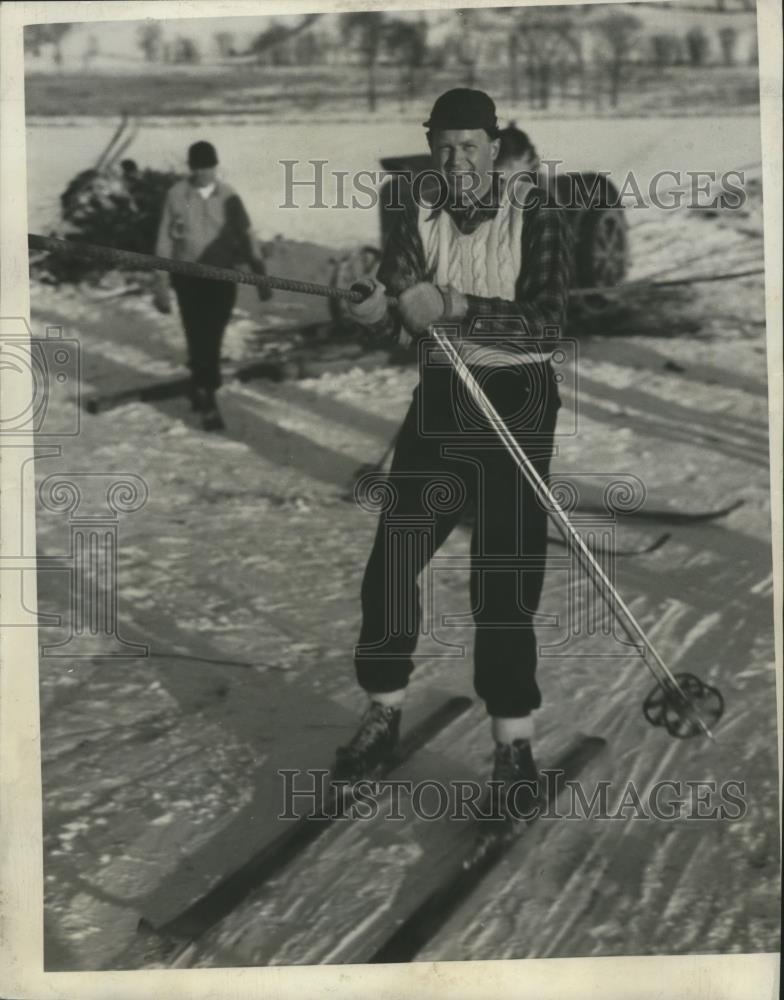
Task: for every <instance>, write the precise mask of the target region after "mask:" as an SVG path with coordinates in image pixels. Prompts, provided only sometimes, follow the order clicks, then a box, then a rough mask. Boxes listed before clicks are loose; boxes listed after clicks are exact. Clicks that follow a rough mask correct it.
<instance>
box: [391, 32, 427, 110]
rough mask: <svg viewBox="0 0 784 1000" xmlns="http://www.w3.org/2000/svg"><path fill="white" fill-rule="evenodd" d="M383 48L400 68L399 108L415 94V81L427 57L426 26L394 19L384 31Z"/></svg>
mask: <svg viewBox="0 0 784 1000" xmlns="http://www.w3.org/2000/svg"><path fill="white" fill-rule="evenodd" d="M384 47H385V48H386V49H387V51H388V52H389V53H390V55H391V56H392V57H393V58H394V59H395V60H396V62H397V63H398V66H399V67H400V77H399V87H400V93H399V96H400V103H401V106H402V105H403V104H404V103H405V102H407V101H409V100H411V99H412V98H413V97H414V95H415V94H416V88H417V81H418V79H419V75H420V72H421V69H422V66H423V65H424V62H425V56H426V55H427V24H426V23H425V22H424V21H418V22H412V21H403V20H402V19H400V18H394V19H393V20H389V21H387V23H386V25H385V29H384Z"/></svg>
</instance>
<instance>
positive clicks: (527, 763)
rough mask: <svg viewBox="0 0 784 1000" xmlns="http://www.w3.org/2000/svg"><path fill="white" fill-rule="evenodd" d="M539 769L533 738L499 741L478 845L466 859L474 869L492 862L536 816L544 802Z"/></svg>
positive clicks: (476, 842) (467, 866)
mask: <svg viewBox="0 0 784 1000" xmlns="http://www.w3.org/2000/svg"><path fill="white" fill-rule="evenodd" d="M541 802H542V799H541V797H540V794H539V772H538V771H537V769H536V764H535V763H534V758H533V754H532V753H531V743H530V741H529V740H523V739H521V740H515V741H514V742H513V743H496V745H495V758H494V761H493V775H492V779H491V784H490V789H489V793H488V795H487V796H486V798H485V800H484V804H483V808H482V819H481V820H480V823H479V832H478V834H477V837H476V841H475V843H474V847H473V850H472V852H471V853H470V854H469V856H468V857H467V858H466V859H465V860H464V861H463V868H466V869H470V868H474V867H481V866H482V865H483V864H486V863H491V862H492V859H493V857H494V856H497V855H498V854H499V853H500V852H502V851H503V850H504V847H505V845H508V844H509V843H510V842H511V841H512V840H513V839H514V838H515V837H517V836H518V835H519V834H520V833H521V832H522V830H523V829H524V827H525V824H526V821H527V820H529V819H531V818H533V816H534V815H535V813H536V809H537V807H538V806H540V805H541Z"/></svg>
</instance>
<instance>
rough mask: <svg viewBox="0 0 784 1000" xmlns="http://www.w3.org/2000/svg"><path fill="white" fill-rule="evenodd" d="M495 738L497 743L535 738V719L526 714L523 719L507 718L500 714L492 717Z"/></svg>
mask: <svg viewBox="0 0 784 1000" xmlns="http://www.w3.org/2000/svg"><path fill="white" fill-rule="evenodd" d="M491 721H492V728H493V739H494V740H495V741H496V743H514V741H515V740H532V739H533V738H534V719H533V716H532V715H526V716H524V717H523V718H522V719H519V718H518V719H505V718H503V717H501V716H499V715H494V716H493V718H492V720H491Z"/></svg>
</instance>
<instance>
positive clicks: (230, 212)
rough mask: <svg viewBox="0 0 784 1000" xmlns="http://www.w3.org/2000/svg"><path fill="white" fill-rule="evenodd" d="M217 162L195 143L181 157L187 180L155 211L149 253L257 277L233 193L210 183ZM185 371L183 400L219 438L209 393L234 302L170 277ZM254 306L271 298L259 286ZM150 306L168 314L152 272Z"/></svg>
mask: <svg viewBox="0 0 784 1000" xmlns="http://www.w3.org/2000/svg"><path fill="white" fill-rule="evenodd" d="M217 166H218V154H217V152H216V150H215V147H214V146H213V145H212V144H211V143H209V142H203V141H202V142H195V143H194V144H193V145H192V146H191V147H190V149H189V150H188V167H189V169H190V176H189V177H187V178H186V179H185V180H181V181H178V182H177V183H176V184H174V185H173V187H172V188H171V189H170V190H169V192H168V194H167V196H166V203H165V205H164V208H163V216H162V218H161V222H160V227H159V231H158V242H157V244H156V249H155V252H156V254H158V256H159V257H170V258H173V259H175V260H188V261H199V262H201V263H202V264H212V265H213V266H215V267H234V266H235V265H236V264H239V263H249V264H250V266H251V267H252V269H253V270H254V271H255V273H256V274H264V273H265V268H264V259H263V257H262V254H261V251H260V249H259V246H258V243H257V241H256V237H255V235H254V233H253V230H252V228H251V223H250V219H249V218H248V213H247V212H246V211H245V206H244V205H243V204H242V201H241V199H240V197H239V195H238V194H237V192H236V191H235V190H234V189H233V188H232V187H230V186H229V185H228V184H226V183H225V182H224V181H222V180H218V178H217V175H216V167H217ZM171 285H172V287H173V288H174V291H175V294H176V296H177V303H178V305H179V308H180V315H181V317H182V324H183V326H184V328H185V340H186V343H187V347H188V367H189V368H190V370H191V390H190V397H191V403H192V405H193V409H194V410H196V411H197V412H200V413H201V415H202V426H203V427H204V429H205V430H209V431H213V430H221V429H222V427H223V419H222V417H221V415H220V411H219V410H218V404H217V402H216V399H215V392H216V390H217V389H218V388H219V387H220V384H221V373H220V352H221V343H222V341H223V334H224V332H225V330H226V326H227V324H228V322H229V319H230V318H231V313H232V309H233V308H234V303H235V301H236V298H237V286H236V285H235V284H232V283H231V282H228V281H213V280H210V279H209V278H191V277H188V276H185V275H178V274H175V275H172V278H171ZM258 294H259V298H260V299H262V300H263V299H268V298H269V297H270V295H271V292H270V291H269V290H268V289H266V288H262V287H261V286H259V288H258ZM154 301H155V305H156V308H157V309H159V310H160V312H164V313H168V312H170V311H171V303H170V299H169V283H168V280H167V276H166V273H165V272H163V271H159V272H158V273H157V281H156V285H155V293H154Z"/></svg>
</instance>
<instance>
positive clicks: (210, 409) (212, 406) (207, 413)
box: [200, 392, 226, 431]
mask: <svg viewBox="0 0 784 1000" xmlns="http://www.w3.org/2000/svg"><path fill="white" fill-rule="evenodd" d="M200 409H201V425H202V427H203V428H204V430H205V431H222V430H223V429H224V428H225V426H226V425H225V424H224V422H223V417H222V416H221V412H220V410H219V409H218V404H217V402H216V400H215V393H214V392H206V393H205V394H204V402H203V404H202V406H201V407H200Z"/></svg>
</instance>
